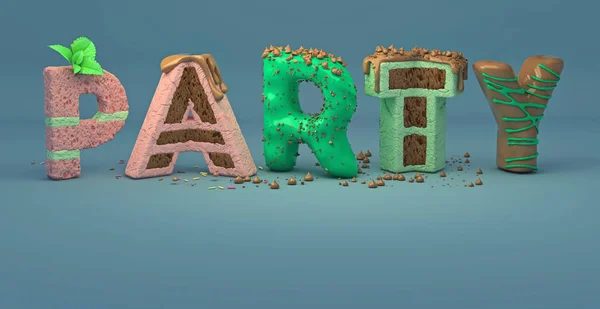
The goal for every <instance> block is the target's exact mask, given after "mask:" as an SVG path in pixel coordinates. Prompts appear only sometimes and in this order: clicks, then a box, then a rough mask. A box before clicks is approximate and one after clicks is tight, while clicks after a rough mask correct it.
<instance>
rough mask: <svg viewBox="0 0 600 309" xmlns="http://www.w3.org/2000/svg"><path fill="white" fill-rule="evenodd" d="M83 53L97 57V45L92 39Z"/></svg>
mask: <svg viewBox="0 0 600 309" xmlns="http://www.w3.org/2000/svg"><path fill="white" fill-rule="evenodd" d="M83 54H84V55H85V56H86V57H89V58H91V59H96V45H94V43H93V42H92V41H90V45H88V46H87V47H86V48H85V49H84V50H83Z"/></svg>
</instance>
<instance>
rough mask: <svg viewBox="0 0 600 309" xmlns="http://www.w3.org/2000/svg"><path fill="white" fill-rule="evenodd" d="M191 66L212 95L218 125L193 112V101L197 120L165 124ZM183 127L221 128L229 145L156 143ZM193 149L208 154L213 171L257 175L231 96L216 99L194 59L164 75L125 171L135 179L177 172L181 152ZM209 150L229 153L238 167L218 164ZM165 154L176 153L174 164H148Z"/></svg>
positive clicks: (210, 98) (212, 104) (190, 104)
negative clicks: (152, 159) (150, 166)
mask: <svg viewBox="0 0 600 309" xmlns="http://www.w3.org/2000/svg"><path fill="white" fill-rule="evenodd" d="M190 66H191V67H194V68H195V69H196V72H197V73H198V77H199V78H200V83H201V84H202V86H203V88H204V91H205V92H206V95H207V96H208V100H209V103H210V106H211V107H212V109H213V111H214V113H215V117H216V119H217V123H216V124H209V123H204V122H202V121H201V120H200V117H199V116H198V115H197V114H196V113H195V112H193V109H192V107H193V103H192V102H191V101H190V102H189V105H188V111H189V112H192V115H193V120H187V121H183V119H182V121H183V122H182V123H177V124H165V119H166V117H167V114H168V111H169V107H170V105H171V101H172V99H173V95H174V93H175V90H176V89H177V86H178V85H179V81H180V79H181V76H182V73H183V70H184V69H185V68H187V67H190ZM187 116H188V113H186V114H185V115H184V118H186V119H187ZM182 129H203V130H215V131H219V132H221V134H222V136H223V139H224V140H225V145H219V144H210V143H198V142H185V143H177V144H170V145H157V144H156V141H157V139H158V136H159V135H160V133H161V132H164V131H172V130H182ZM189 151H194V152H201V153H202V154H203V155H204V159H205V161H206V163H207V165H208V169H209V171H210V172H211V173H215V172H216V173H219V175H223V176H251V175H254V174H256V165H255V164H254V160H253V159H252V156H251V154H250V151H249V149H248V145H247V144H246V140H245V139H244V136H243V135H242V132H241V130H240V127H239V125H238V123H237V120H236V118H235V115H234V113H233V110H232V109H231V105H230V104H229V100H228V99H227V96H225V97H224V98H223V99H221V101H219V102H217V101H216V100H215V97H214V95H213V93H212V90H211V88H210V86H209V83H208V80H207V77H206V75H205V73H204V72H203V71H202V68H201V67H200V66H199V65H197V64H196V63H194V62H186V63H182V64H179V65H178V66H177V67H175V68H174V69H173V70H171V71H170V72H168V73H163V74H162V76H161V79H160V82H159V84H158V87H157V89H156V92H155V93H154V97H153V99H152V102H151V103H150V108H149V109H148V113H147V114H146V119H145V120H144V124H143V126H142V129H141V130H140V133H139V135H138V138H137V141H136V143H135V146H134V148H133V151H132V153H131V157H130V158H129V162H128V164H127V168H126V169H125V174H126V175H127V176H129V177H131V178H148V177H156V176H164V175H169V174H171V173H173V169H174V168H175V163H176V161H177V157H178V155H179V153H180V152H189ZM209 152H221V153H227V154H229V155H230V156H231V158H232V160H233V162H234V164H235V168H230V169H227V168H223V167H219V166H216V165H214V164H213V162H212V161H211V160H210V158H209V156H208V153H209ZM162 153H173V154H174V155H173V160H172V161H171V164H170V165H169V166H167V167H164V168H155V169H147V168H146V166H147V165H148V160H149V159H150V156H152V155H154V154H162Z"/></svg>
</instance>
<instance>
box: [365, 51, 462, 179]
mask: <svg viewBox="0 0 600 309" xmlns="http://www.w3.org/2000/svg"><path fill="white" fill-rule="evenodd" d="M380 66H381V67H380V77H379V87H378V88H379V91H375V89H376V87H375V80H376V79H375V74H374V72H373V70H371V71H370V72H369V74H366V75H365V91H366V93H367V94H368V95H371V96H375V97H378V98H380V99H381V103H380V141H379V146H380V156H381V157H380V159H381V168H382V169H383V170H387V171H391V172H396V173H400V172H408V171H419V172H435V171H438V170H441V169H443V168H444V164H445V163H444V162H445V151H446V98H449V97H454V96H456V95H458V94H459V93H460V91H459V90H458V87H457V83H458V74H457V73H454V72H453V71H452V68H451V66H450V65H449V64H445V63H436V62H428V61H400V62H384V63H381V64H380ZM419 74H422V75H419ZM390 76H391V77H390ZM441 77H443V78H444V79H443V80H441ZM417 86H418V87H428V88H432V89H426V88H411V87H417ZM394 88H395V89H394Z"/></svg>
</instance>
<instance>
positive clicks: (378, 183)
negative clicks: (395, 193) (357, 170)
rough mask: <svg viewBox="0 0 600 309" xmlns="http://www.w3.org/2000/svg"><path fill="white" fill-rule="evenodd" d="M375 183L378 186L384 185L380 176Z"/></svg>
mask: <svg viewBox="0 0 600 309" xmlns="http://www.w3.org/2000/svg"><path fill="white" fill-rule="evenodd" d="M377 185H378V186H380V187H383V186H385V182H384V181H383V179H381V178H380V179H379V180H378V181H377Z"/></svg>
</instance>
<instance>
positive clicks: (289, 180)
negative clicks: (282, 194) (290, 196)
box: [288, 177, 297, 186]
mask: <svg viewBox="0 0 600 309" xmlns="http://www.w3.org/2000/svg"><path fill="white" fill-rule="evenodd" d="M296 184H297V182H296V179H295V178H294V177H290V179H288V185H290V186H295V185H296Z"/></svg>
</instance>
